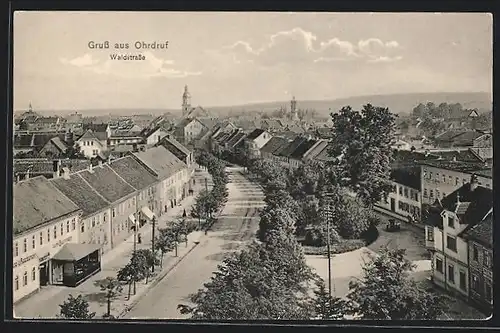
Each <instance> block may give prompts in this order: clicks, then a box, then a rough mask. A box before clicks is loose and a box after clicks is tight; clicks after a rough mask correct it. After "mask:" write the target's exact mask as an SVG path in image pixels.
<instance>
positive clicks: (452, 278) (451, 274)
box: [448, 265, 455, 283]
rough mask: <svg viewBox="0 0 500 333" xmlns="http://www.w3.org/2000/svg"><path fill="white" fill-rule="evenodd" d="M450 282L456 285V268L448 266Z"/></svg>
mask: <svg viewBox="0 0 500 333" xmlns="http://www.w3.org/2000/svg"><path fill="white" fill-rule="evenodd" d="M448 281H450V282H451V283H455V267H453V265H448Z"/></svg>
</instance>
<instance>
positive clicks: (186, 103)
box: [182, 85, 191, 117]
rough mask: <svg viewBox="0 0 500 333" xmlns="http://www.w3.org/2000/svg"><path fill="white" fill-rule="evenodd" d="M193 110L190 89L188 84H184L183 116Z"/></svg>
mask: <svg viewBox="0 0 500 333" xmlns="http://www.w3.org/2000/svg"><path fill="white" fill-rule="evenodd" d="M189 111H191V94H190V93H189V91H188V86H187V85H185V86H184V93H183V94H182V116H183V117H184V116H186V115H187V114H188V113H189Z"/></svg>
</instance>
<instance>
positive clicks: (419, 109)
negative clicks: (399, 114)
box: [412, 103, 428, 118]
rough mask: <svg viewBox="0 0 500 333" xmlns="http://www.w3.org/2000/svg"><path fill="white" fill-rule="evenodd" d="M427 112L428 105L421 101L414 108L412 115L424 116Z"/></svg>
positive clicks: (416, 116)
mask: <svg viewBox="0 0 500 333" xmlns="http://www.w3.org/2000/svg"><path fill="white" fill-rule="evenodd" d="M427 112H428V110H427V107H426V106H425V105H424V104H422V103H419V104H418V105H417V106H416V107H414V108H413V111H412V116H413V117H414V118H423V117H424V116H425V115H426V113H427Z"/></svg>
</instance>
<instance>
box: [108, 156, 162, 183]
mask: <svg viewBox="0 0 500 333" xmlns="http://www.w3.org/2000/svg"><path fill="white" fill-rule="evenodd" d="M108 165H109V166H110V167H111V169H113V170H114V171H115V172H116V173H117V174H118V175H120V177H122V178H123V179H124V180H125V181H126V182H127V183H129V184H130V185H132V186H133V187H134V188H135V189H137V190H142V189H145V188H148V187H149V186H151V185H153V184H155V183H156V182H157V179H156V177H155V176H154V175H153V174H151V172H150V171H149V170H148V169H146V168H145V167H144V166H143V165H142V164H140V163H139V162H137V160H136V159H134V158H133V157H132V156H126V157H122V158H119V159H116V160H114V161H112V162H111V163H109V164H108Z"/></svg>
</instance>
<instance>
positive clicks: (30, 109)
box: [28, 102, 33, 112]
mask: <svg viewBox="0 0 500 333" xmlns="http://www.w3.org/2000/svg"><path fill="white" fill-rule="evenodd" d="M28 111H29V112H33V107H32V106H31V102H30V105H29V107H28Z"/></svg>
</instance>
